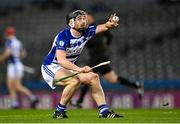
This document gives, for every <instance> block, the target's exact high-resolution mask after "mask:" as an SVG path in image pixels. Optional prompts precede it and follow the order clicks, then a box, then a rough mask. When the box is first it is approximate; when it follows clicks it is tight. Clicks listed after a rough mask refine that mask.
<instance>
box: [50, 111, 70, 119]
mask: <svg viewBox="0 0 180 124" xmlns="http://www.w3.org/2000/svg"><path fill="white" fill-rule="evenodd" d="M53 118H68V116H67V115H66V112H65V111H63V112H58V111H55V112H54V114H53Z"/></svg>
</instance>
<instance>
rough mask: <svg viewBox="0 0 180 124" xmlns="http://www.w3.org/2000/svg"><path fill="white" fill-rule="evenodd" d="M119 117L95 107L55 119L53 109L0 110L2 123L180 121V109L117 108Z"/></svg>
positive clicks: (76, 110)
mask: <svg viewBox="0 0 180 124" xmlns="http://www.w3.org/2000/svg"><path fill="white" fill-rule="evenodd" d="M115 112H117V113H120V114H121V115H124V117H123V118H119V119H100V118H98V111H97V110H93V109H73V110H69V111H68V113H67V115H68V117H69V118H68V119H53V118H52V113H53V110H30V109H21V110H0V123H123V122H126V123H180V109H116V110H115Z"/></svg>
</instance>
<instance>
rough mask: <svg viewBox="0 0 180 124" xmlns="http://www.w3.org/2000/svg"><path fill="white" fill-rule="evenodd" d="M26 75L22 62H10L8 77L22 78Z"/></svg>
mask: <svg viewBox="0 0 180 124" xmlns="http://www.w3.org/2000/svg"><path fill="white" fill-rule="evenodd" d="M23 75H24V66H23V64H22V63H21V62H16V63H9V64H8V66H7V78H9V79H15V78H22V77H23Z"/></svg>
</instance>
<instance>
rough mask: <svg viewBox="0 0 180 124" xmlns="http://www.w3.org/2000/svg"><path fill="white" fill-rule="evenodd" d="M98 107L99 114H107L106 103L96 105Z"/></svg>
mask: <svg viewBox="0 0 180 124" xmlns="http://www.w3.org/2000/svg"><path fill="white" fill-rule="evenodd" d="M98 109H99V113H100V114H99V115H100V116H102V115H105V114H107V113H108V111H109V107H108V106H107V105H106V104H102V105H100V106H98Z"/></svg>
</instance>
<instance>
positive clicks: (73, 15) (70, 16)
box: [66, 10, 86, 24]
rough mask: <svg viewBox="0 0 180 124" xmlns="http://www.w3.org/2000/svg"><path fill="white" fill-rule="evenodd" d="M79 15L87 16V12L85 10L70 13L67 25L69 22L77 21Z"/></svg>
mask: <svg viewBox="0 0 180 124" xmlns="http://www.w3.org/2000/svg"><path fill="white" fill-rule="evenodd" d="M79 15H86V12H85V11H83V10H75V11H73V12H71V13H69V14H68V15H67V16H66V23H67V24H69V20H71V19H75V18H76V17H77V16H79Z"/></svg>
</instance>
